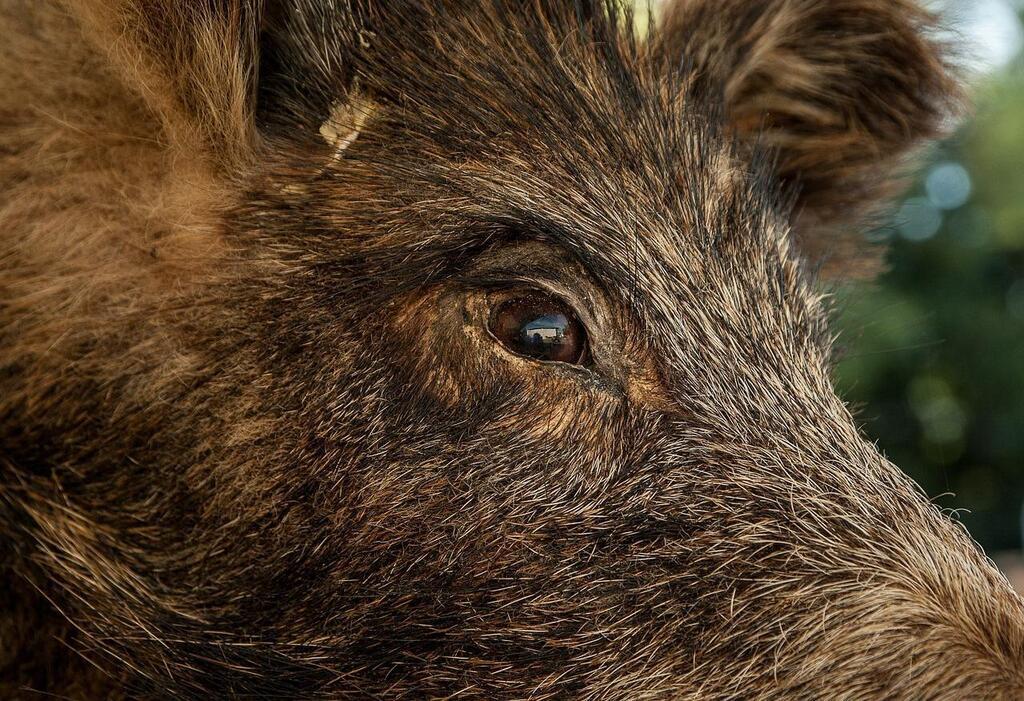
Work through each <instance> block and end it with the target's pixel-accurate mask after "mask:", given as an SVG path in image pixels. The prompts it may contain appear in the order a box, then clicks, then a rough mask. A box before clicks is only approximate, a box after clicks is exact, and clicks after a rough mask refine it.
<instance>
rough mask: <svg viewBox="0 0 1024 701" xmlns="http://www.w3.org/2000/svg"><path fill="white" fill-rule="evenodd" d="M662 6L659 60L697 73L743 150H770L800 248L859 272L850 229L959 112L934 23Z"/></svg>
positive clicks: (893, 10)
mask: <svg viewBox="0 0 1024 701" xmlns="http://www.w3.org/2000/svg"><path fill="white" fill-rule="evenodd" d="M670 2H671V3H672V4H670V5H669V6H668V7H667V8H666V12H665V15H664V18H663V21H662V23H661V27H660V29H659V31H658V32H656V35H655V38H654V39H653V41H652V46H651V51H652V54H653V55H654V57H655V58H656V59H660V60H664V61H671V62H673V64H675V65H682V66H684V67H685V68H687V69H692V70H693V71H694V72H693V81H694V87H693V89H694V91H695V92H696V93H703V95H704V96H706V97H707V98H709V99H712V100H715V101H724V108H725V112H726V115H727V120H728V122H729V123H730V124H731V126H732V128H733V129H734V130H735V132H736V133H737V134H738V136H739V137H740V139H741V140H742V141H744V142H746V143H748V144H755V143H759V144H763V145H765V146H767V147H769V148H773V149H776V150H777V154H778V155H777V159H778V166H777V168H778V175H779V178H780V179H781V180H782V181H783V183H784V184H792V185H794V186H795V187H796V188H797V192H798V193H799V194H798V199H797V206H796V209H795V212H794V222H793V224H794V231H795V234H796V236H797V238H798V240H799V242H800V244H801V246H802V249H803V251H804V252H805V254H806V255H808V256H809V257H811V258H813V259H816V260H817V262H819V263H821V264H823V265H824V267H825V268H826V270H827V271H828V272H831V273H836V274H841V275H849V274H856V272H857V269H859V268H864V267H865V264H868V263H869V261H868V260H867V258H866V256H867V251H865V250H863V247H862V246H860V245H859V244H858V243H857V242H858V241H859V240H861V236H860V234H859V229H861V228H862V227H865V226H868V225H870V219H871V218H872V217H873V216H874V215H877V214H878V213H879V212H880V210H881V207H882V206H883V205H884V204H885V203H886V200H887V199H889V198H891V197H892V196H893V195H894V194H897V192H898V189H899V188H900V187H901V184H902V176H904V175H905V174H906V166H907V160H908V159H907V157H908V155H910V154H912V153H913V151H914V149H915V147H917V146H919V145H920V144H922V142H924V141H926V140H928V139H932V138H935V137H937V136H939V135H940V133H941V132H942V131H943V129H944V128H945V127H947V126H948V125H949V124H950V123H951V120H950V117H951V116H952V115H954V114H955V113H956V112H957V111H958V110H959V108H960V107H961V106H962V99H961V92H960V87H959V84H958V81H957V80H956V78H955V75H954V73H955V72H954V71H952V70H951V68H950V64H949V62H948V61H947V58H946V51H945V47H944V46H943V45H942V43H941V42H940V41H939V40H938V39H937V38H936V36H935V30H936V19H935V17H934V16H933V15H931V14H930V13H928V12H926V11H924V10H923V9H921V8H920V7H919V6H918V5H917V4H916V3H915V2H913V1H912V0H762V1H759V2H751V1H750V0H670ZM867 267H871V266H870V265H867Z"/></svg>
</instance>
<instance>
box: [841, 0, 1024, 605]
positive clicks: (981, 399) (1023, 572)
mask: <svg viewBox="0 0 1024 701" xmlns="http://www.w3.org/2000/svg"><path fill="white" fill-rule="evenodd" d="M931 5H932V6H933V7H935V8H936V9H938V10H939V11H941V12H942V13H943V14H944V15H945V17H946V18H947V20H948V24H949V26H950V27H951V29H952V30H953V31H954V32H955V33H956V34H958V35H959V36H960V38H961V40H962V41H963V43H964V44H965V45H966V47H967V49H966V55H965V57H964V60H965V62H966V63H967V70H968V75H969V77H970V81H971V84H972V85H971V87H972V92H973V99H974V111H973V114H972V116H971V118H970V119H969V120H968V121H967V122H966V123H964V124H963V125H962V126H961V127H960V128H959V129H958V130H957V132H956V133H955V135H954V136H953V137H952V138H950V139H948V140H947V141H945V142H944V143H942V144H939V145H938V146H937V147H935V148H933V149H931V150H930V151H929V152H928V154H927V156H926V158H925V160H924V161H923V162H922V164H921V165H922V167H921V168H920V171H919V173H918V175H917V177H916V181H915V183H914V185H913V187H912V188H911V189H910V191H909V192H907V194H906V196H905V197H904V199H903V200H902V202H900V203H898V206H897V209H896V211H895V212H894V216H893V218H892V220H891V222H890V223H889V225H888V226H885V227H883V228H882V229H881V230H879V231H876V232H873V233H872V234H871V236H873V237H875V238H879V239H883V240H885V241H888V242H889V245H890V247H891V250H890V254H889V265H890V267H889V271H888V272H887V273H886V274H885V275H883V276H882V277H881V278H880V279H879V280H877V281H875V282H874V283H872V284H870V285H862V286H858V287H855V288H852V289H849V290H846V291H845V292H844V293H843V294H842V295H841V297H840V299H839V300H838V302H839V310H840V315H839V318H838V319H837V321H838V322H839V331H840V333H841V337H840V344H841V349H840V350H841V352H842V356H841V357H842V360H841V362H840V363H839V366H838V369H837V376H836V381H837V385H838V389H839V391H840V393H841V394H842V395H843V396H844V397H845V398H846V399H847V400H848V401H850V402H851V403H852V404H853V405H854V406H855V407H856V408H857V409H858V416H859V418H860V420H861V421H862V423H863V424H864V429H865V432H866V433H867V434H868V435H869V436H870V437H872V438H874V439H876V440H877V441H878V444H879V446H880V447H881V449H882V450H883V451H884V452H885V453H886V454H887V455H888V456H889V458H890V459H892V460H893V461H894V462H895V463H896V464H898V465H900V466H901V467H902V468H903V469H904V470H906V471H907V472H908V473H909V474H910V475H911V476H912V477H913V478H914V479H916V480H917V481H918V483H919V484H920V485H921V486H922V487H923V488H924V490H925V492H927V494H928V495H929V496H930V497H932V498H933V500H934V501H935V503H936V504H938V505H939V506H941V507H942V508H944V509H948V510H951V511H953V514H954V516H955V517H956V518H958V519H959V520H960V521H962V522H963V523H964V525H966V526H967V528H968V530H970V532H971V534H972V535H973V536H974V537H975V538H976V539H977V540H978V542H979V543H981V545H982V546H983V547H984V548H985V551H986V552H987V553H988V554H989V555H990V556H992V557H994V558H995V559H996V561H997V562H998V564H1000V566H1002V567H1003V569H1004V571H1005V572H1006V573H1007V574H1008V575H1009V576H1010V578H1011V580H1013V581H1014V584H1015V586H1017V588H1018V591H1022V592H1024V564H1022V560H1021V556H1020V553H1021V547H1022V531H1024V516H1022V506H1024V52H1022V48H1024V24H1022V20H1024V1H1022V0H946V1H944V2H932V3H931Z"/></svg>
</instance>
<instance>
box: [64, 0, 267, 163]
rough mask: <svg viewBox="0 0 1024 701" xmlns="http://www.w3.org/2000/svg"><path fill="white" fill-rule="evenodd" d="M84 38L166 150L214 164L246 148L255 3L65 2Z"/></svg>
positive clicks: (257, 9)
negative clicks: (191, 153) (143, 111)
mask: <svg viewBox="0 0 1024 701" xmlns="http://www.w3.org/2000/svg"><path fill="white" fill-rule="evenodd" d="M66 2H67V4H68V5H69V7H70V9H71V10H72V12H73V14H74V15H75V16H76V18H77V19H78V21H79V22H80V24H81V26H82V28H83V31H84V33H85V35H86V38H87V39H91V40H92V41H93V43H94V44H95V45H96V46H97V47H99V48H100V49H101V50H103V51H105V52H106V53H107V55H108V57H109V60H110V62H111V64H112V66H113V68H114V70H115V71H117V72H118V73H119V74H120V76H121V79H122V80H123V81H124V82H125V83H126V86H127V87H128V88H129V89H130V90H133V91H134V92H136V93H137V94H138V95H140V96H141V98H142V99H143V100H144V102H145V103H146V104H147V106H148V107H149V108H150V109H151V110H152V111H153V112H154V113H155V114H156V115H157V116H158V117H159V119H160V121H161V122H162V126H163V130H164V133H165V135H166V137H167V138H168V140H169V141H170V142H172V144H174V145H179V146H183V147H186V148H189V149H196V148H199V149H202V150H204V151H206V152H208V154H209V155H210V156H211V157H212V158H213V159H214V160H218V161H221V162H224V161H228V162H230V161H234V160H236V159H238V158H243V157H244V154H245V153H247V152H248V151H249V150H250V149H251V148H252V145H253V140H254V131H253V119H252V107H253V96H254V89H255V82H254V75H255V72H254V71H255V66H256V63H257V55H258V34H259V23H260V13H261V9H260V3H258V2H255V1H254V0H187V1H183V0H66Z"/></svg>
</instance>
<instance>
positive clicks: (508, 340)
mask: <svg viewBox="0 0 1024 701" xmlns="http://www.w3.org/2000/svg"><path fill="white" fill-rule="evenodd" d="M490 328H491V333H492V334H494V336H495V338H497V339H498V340H499V341H500V342H501V343H502V344H503V345H504V346H505V347H506V348H508V349H509V350H511V351H512V352H514V353H517V354H519V355H524V356H526V357H528V358H534V359H536V360H541V361H551V362H562V363H580V362H581V361H582V358H583V354H584V350H585V347H586V335H585V333H584V330H583V325H582V324H581V323H580V322H579V320H578V319H577V318H576V316H575V315H574V314H573V313H572V311H571V310H570V309H569V308H568V307H567V306H566V305H565V304H563V303H561V302H559V301H558V300H557V299H553V298H551V297H546V296H542V295H529V296H525V297H517V298H513V299H509V300H506V301H505V302H502V303H501V304H499V305H498V306H497V307H496V308H495V309H494V311H493V312H492V314H491V320H490Z"/></svg>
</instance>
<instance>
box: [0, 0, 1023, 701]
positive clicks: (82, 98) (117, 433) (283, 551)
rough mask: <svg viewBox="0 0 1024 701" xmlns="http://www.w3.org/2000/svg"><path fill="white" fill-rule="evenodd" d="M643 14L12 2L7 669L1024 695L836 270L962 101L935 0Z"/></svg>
mask: <svg viewBox="0 0 1024 701" xmlns="http://www.w3.org/2000/svg"><path fill="white" fill-rule="evenodd" d="M619 17H620V14H619V13H618V10H617V9H616V8H614V7H606V6H604V5H602V4H601V3H593V2H581V3H558V2H553V1H552V2H546V1H538V2H520V1H518V0H516V1H514V2H498V1H497V0H494V1H493V2H492V1H491V0H472V1H470V0H465V1H459V2H455V1H453V2H450V3H423V4H420V3H388V2H369V1H367V2H352V3H348V2H341V1H340V0H302V1H301V2H271V3H267V4H266V5H265V6H264V5H263V4H262V3H255V2H241V1H238V2H234V1H231V0H204V1H203V2H195V3H179V2H170V1H167V2H163V1H161V0H118V2H113V3H111V2H99V1H98V0H66V1H64V2H56V1H55V0H46V1H45V2H35V1H30V0H0V29H2V30H3V33H4V36H5V37H6V38H7V40H6V41H5V43H4V44H3V45H2V46H0V87H2V88H3V90H0V438H2V441H3V443H2V446H3V449H2V452H0V478H2V479H0V562H2V565H3V568H4V569H3V573H2V576H0V591H2V592H3V594H4V602H5V603H4V605H3V608H0V617H2V618H0V636H2V638H0V640H2V644H0V694H3V695H4V696H6V697H11V698H18V697H28V698H31V697H32V696H33V695H38V693H49V694H56V695H61V696H65V697H69V698H76V699H91V698H118V697H128V698H225V697H227V698H277V697H286V698H289V697H291V698H294V697H300V698H364V697H368V696H369V697H380V698H423V697H452V696H463V697H476V698H488V699H495V698H527V697H529V698H536V699H547V698H552V699H553V698H566V697H576V698H587V699H597V698H602V699H604V698H621V699H654V698H689V699H698V698H764V699H767V698H808V699H810V698H822V697H826V698H857V699H860V698H908V699H910V698H974V697H986V698H1006V699H1011V698H1018V697H1020V696H1021V695H1022V694H1024V671H1022V670H1024V604H1022V602H1021V600H1020V598H1019V597H1017V595H1016V594H1014V593H1013V592H1012V591H1011V590H1010V588H1009V586H1008V585H1007V584H1006V582H1005V580H1004V579H1003V578H1002V577H1001V576H1000V575H999V574H998V572H997V571H996V570H995V569H994V567H993V566H992V565H991V564H990V563H989V562H988V561H987V560H986V559H985V558H984V556H983V555H982V554H981V553H980V552H979V551H978V549H977V548H976V546H975V545H974V544H973V543H972V542H971V541H970V539H969V538H968V537H967V535H966V534H965V533H963V531H962V529H961V528H959V527H958V526H957V525H956V524H954V523H953V522H951V521H950V520H948V519H947V518H946V517H945V516H943V515H941V514H940V513H939V512H938V511H937V510H936V509H935V508H934V507H932V506H931V505H930V504H929V503H928V502H927V500H925V499H924V498H923V497H922V495H920V494H919V493H918V491H917V489H916V488H915V487H914V486H913V485H912V484H911V483H910V482H909V481H908V480H907V479H906V478H905V477H903V475H902V474H901V473H900V472H899V470H898V469H897V468H896V467H895V466H893V465H891V464H890V463H888V462H887V461H886V460H885V459H884V458H883V457H882V456H880V455H879V454H878V453H877V451H876V450H875V449H874V448H873V447H872V446H871V445H869V444H868V443H866V442H865V441H864V439H863V438H862V437H861V436H860V435H859V434H858V431H857V428H856V426H855V424H854V421H853V419H852V418H851V416H850V415H849V412H848V411H847V409H846V407H845V406H844V405H843V403H842V402H841V401H840V400H839V399H838V398H837V397H836V396H835V395H834V393H833V391H832V389H831V387H830V384H829V379H828V374H829V355H830V351H829V337H828V333H827V327H826V316H827V309H826V308H825V307H824V302H823V299H822V297H821V296H820V294H819V293H818V292H817V291H816V290H815V287H814V281H813V279H811V278H810V277H809V275H808V272H807V271H808V269H809V268H813V267H816V266H817V265H819V264H820V263H821V259H822V257H827V258H828V259H829V265H830V266H831V268H832V270H833V271H834V272H838V273H840V274H852V273H854V272H856V271H858V270H859V269H861V268H862V267H863V266H864V260H865V258H864V255H865V254H864V253H863V251H861V250H860V249H859V247H857V246H852V245H847V243H845V242H844V241H846V239H844V238H843V236H845V234H843V233H842V232H846V231H849V230H853V229H855V228H857V227H859V226H861V225H862V223H863V221H864V216H865V213H866V212H870V211H874V210H875V209H876V208H877V206H878V203H879V198H880V197H882V196H883V195H884V194H885V193H887V192H889V191H890V190H891V187H892V183H893V182H895V181H896V180H898V176H899V171H900V168H901V166H902V163H903V161H904V160H905V158H906V156H908V155H909V154H911V153H912V152H913V151H914V149H915V148H916V147H917V146H918V145H919V144H920V143H921V141H922V140H923V139H927V138H931V137H932V136H934V135H936V134H937V133H938V130H939V128H940V126H941V124H942V120H943V119H944V116H945V114H946V112H947V111H948V109H949V106H955V105H956V104H957V101H958V100H959V93H958V90H957V87H956V83H955V81H954V79H953V78H951V77H950V74H949V72H948V69H947V67H946V61H945V59H944V58H943V57H944V55H945V54H944V52H943V49H942V47H941V46H940V45H938V44H937V43H935V42H934V41H933V40H931V39H930V38H929V37H928V32H929V31H930V28H931V26H932V21H933V20H932V18H930V17H929V16H928V15H926V14H924V13H922V12H920V11H919V10H917V9H916V7H915V6H913V5H911V4H910V3H909V2H904V1H903V0H900V1H899V2H886V3H882V2H878V1H874V2H873V1H871V0H835V2H826V1H825V0H777V1H775V2H768V3H739V2H727V3H724V4H717V3H716V4H713V5H712V4H711V3H704V2H700V1H698V0H692V1H690V0H680V2H678V3H677V4H676V5H674V6H673V7H672V8H671V9H670V10H669V12H668V15H667V18H666V20H665V22H664V26H663V27H662V28H661V29H659V30H656V31H655V32H654V34H653V36H652V37H651V38H650V40H649V41H648V42H646V43H642V44H638V43H637V42H638V40H637V39H636V38H635V34H634V33H633V31H632V28H631V27H630V26H629V23H628V20H619V19H618V18H619ZM353 106H358V109H356V108H355V107H353ZM367 106H372V108H371V107H367ZM364 107H365V108H366V109H363V108H364ZM355 114H359V115H362V116H361V117H360V118H359V119H355V118H354V117H352V115H355ZM352 132H358V133H355V134H354V135H353V134H352ZM350 136H352V137H353V138H349V137H350ZM790 203H795V208H794V207H791V206H789V205H790ZM794 227H795V232H794ZM794 241H796V245H794ZM797 249H798V250H797ZM840 253H842V254H843V255H840ZM523 288H527V289H543V290H547V291H548V292H549V293H551V294H553V295H555V296H557V297H559V298H561V299H563V300H564V301H565V303H566V304H569V305H570V306H571V307H572V308H573V309H575V310H576V313H577V314H578V315H579V317H580V319H581V321H582V322H583V323H584V324H585V326H586V328H587V330H588V334H589V339H590V345H591V348H590V354H591V356H592V361H591V362H590V363H589V364H587V365H586V366H583V367H577V366H567V365H560V364H543V363H538V362H535V361H532V360H528V359H525V358H523V357H520V356H516V355H513V354H511V353H509V352H508V351H507V350H505V349H504V348H503V347H501V346H500V345H499V344H497V343H496V342H495V340H494V339H493V338H492V337H491V336H490V335H489V334H488V332H487V330H486V327H487V323H486V319H487V316H488V313H489V310H490V309H492V308H493V306H494V305H495V304H496V301H497V300H499V299H501V298H503V297H502V296H503V295H508V294H514V293H515V291H516V290H522V289H523Z"/></svg>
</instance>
